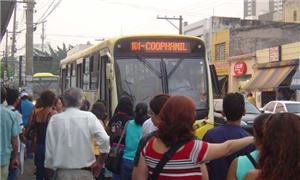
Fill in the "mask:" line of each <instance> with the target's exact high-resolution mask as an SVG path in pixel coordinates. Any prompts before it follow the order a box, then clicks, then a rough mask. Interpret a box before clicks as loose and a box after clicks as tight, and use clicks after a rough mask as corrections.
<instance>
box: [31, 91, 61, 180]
mask: <svg viewBox="0 0 300 180" xmlns="http://www.w3.org/2000/svg"><path fill="white" fill-rule="evenodd" d="M55 98H56V97H55V94H54V93H53V92H52V91H50V90H46V91H44V92H42V93H41V96H40V102H41V106H42V109H41V110H39V111H37V112H35V111H34V114H33V115H32V121H31V123H30V125H29V129H33V132H32V133H33V139H34V140H35V142H34V144H35V148H34V153H35V156H34V165H35V166H36V180H44V179H45V180H50V179H51V178H52V175H53V173H52V172H51V170H50V169H47V168H45V167H44V161H45V141H46V130H47V126H48V123H49V120H50V118H51V116H53V115H54V114H56V113H57V112H56V111H54V110H53V108H52V107H53V105H54V101H55Z"/></svg>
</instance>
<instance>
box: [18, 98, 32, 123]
mask: <svg viewBox="0 0 300 180" xmlns="http://www.w3.org/2000/svg"><path fill="white" fill-rule="evenodd" d="M33 109H34V106H33V104H32V102H31V101H29V100H28V99H23V100H22V101H21V111H22V112H21V113H22V119H23V124H24V127H27V126H28V123H29V117H30V115H31V112H32V111H33Z"/></svg>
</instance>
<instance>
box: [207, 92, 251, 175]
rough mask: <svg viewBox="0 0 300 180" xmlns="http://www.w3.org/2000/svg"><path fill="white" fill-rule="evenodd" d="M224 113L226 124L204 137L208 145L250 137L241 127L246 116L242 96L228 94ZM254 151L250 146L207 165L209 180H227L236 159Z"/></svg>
mask: <svg viewBox="0 0 300 180" xmlns="http://www.w3.org/2000/svg"><path fill="white" fill-rule="evenodd" d="M222 113H223V115H224V116H225V117H226V124H224V125H222V126H219V127H216V128H213V129H210V130H208V131H207V133H206V134H205V135H204V138H203V141H206V142H208V143H223V142H225V141H227V140H231V139H240V138H243V137H247V136H250V134H249V133H248V132H247V131H245V130H244V129H243V128H242V127H241V118H242V116H243V115H244V114H245V101H244V97H243V96H242V95H241V94H239V93H229V94H227V95H226V96H225V97H224V99H223V112H222ZM253 150H255V147H254V145H250V146H247V147H245V148H244V149H242V150H240V151H238V152H236V153H234V154H232V155H230V156H228V157H222V158H219V159H216V160H213V161H210V162H209V163H208V164H207V165H208V173H209V179H210V180H220V179H226V177H227V173H228V168H229V166H230V163H231V162H232V161H233V160H234V159H235V158H236V157H238V156H242V155H246V154H248V153H251V152H252V151H253Z"/></svg>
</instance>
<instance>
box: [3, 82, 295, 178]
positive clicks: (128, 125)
mask: <svg viewBox="0 0 300 180" xmlns="http://www.w3.org/2000/svg"><path fill="white" fill-rule="evenodd" d="M83 99H84V96H83V91H82V90H81V89H79V88H70V89H68V90H66V91H65V92H64V93H63V95H62V96H56V95H55V94H54V93H53V92H51V91H49V90H46V91H44V92H42V93H41V95H40V97H39V98H38V99H37V100H36V103H35V105H33V103H32V102H31V100H30V98H29V96H28V94H27V93H26V92H25V91H24V92H21V93H19V91H18V90H16V89H11V88H5V87H3V86H1V106H0V108H1V109H0V110H1V120H0V121H1V132H0V133H1V151H0V153H1V179H3V180H6V179H9V180H10V179H17V176H18V175H19V174H20V171H22V168H20V167H22V166H21V165H20V162H22V160H20V159H21V154H22V153H21V152H22V147H23V149H26V153H25V158H27V159H30V158H33V159H34V165H35V172H34V173H35V175H36V179H37V180H44V179H45V180H48V179H49V180H50V179H55V180H77V179H78V180H83V179H87V180H92V179H98V180H99V179H113V180H130V179H133V180H143V179H144V180H146V179H159V180H163V179H187V180H189V179H204V180H207V179H211V180H225V179H227V180H235V179H237V180H242V179H246V180H256V179H258V180H281V179H292V180H300V174H299V170H300V117H299V116H297V115H295V114H292V113H277V114H272V115H270V114H262V115H260V116H258V117H257V118H255V120H254V125H253V132H254V133H253V135H251V134H249V133H248V132H247V131H245V130H244V129H243V128H242V127H241V126H240V124H241V118H242V116H243V115H244V114H245V100H244V97H243V96H242V95H241V94H239V93H229V94H227V95H226V96H225V98H224V99H223V114H224V116H225V117H226V120H227V123H226V124H225V125H222V126H219V127H215V128H213V129H210V130H209V131H207V132H206V134H205V136H204V138H203V139H201V140H200V139H197V138H196V137H195V135H194V129H193V124H194V122H195V120H196V118H195V117H196V106H195V104H194V102H193V100H192V99H191V98H189V97H187V96H179V95H173V96H170V95H167V94H158V95H156V96H154V97H152V99H151V101H150V102H149V107H148V104H146V103H144V102H137V103H136V106H135V105H134V102H133V101H132V99H131V98H130V97H128V96H122V97H121V98H120V99H119V102H118V105H117V107H116V108H115V111H114V112H113V115H112V117H111V118H109V113H108V107H107V105H106V103H105V102H104V101H102V100H97V101H96V102H95V103H94V104H90V102H89V101H88V100H85V99H84V100H83ZM24 147H25V148H24ZM113 149H118V150H120V157H119V159H117V162H118V164H117V168H111V167H110V166H108V164H111V163H110V161H109V160H111V159H110V157H112V156H111V154H112V150H113ZM25 166H26V165H25Z"/></svg>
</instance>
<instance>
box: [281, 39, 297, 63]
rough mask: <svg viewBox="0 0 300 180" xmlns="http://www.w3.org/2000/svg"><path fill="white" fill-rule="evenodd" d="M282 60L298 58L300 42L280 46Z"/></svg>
mask: <svg viewBox="0 0 300 180" xmlns="http://www.w3.org/2000/svg"><path fill="white" fill-rule="evenodd" d="M281 53H282V60H283V61H285V60H293V59H300V42H296V43H291V44H285V45H282V46H281Z"/></svg>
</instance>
